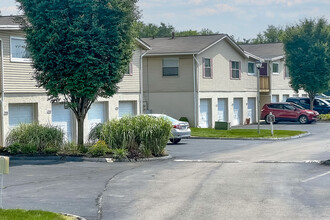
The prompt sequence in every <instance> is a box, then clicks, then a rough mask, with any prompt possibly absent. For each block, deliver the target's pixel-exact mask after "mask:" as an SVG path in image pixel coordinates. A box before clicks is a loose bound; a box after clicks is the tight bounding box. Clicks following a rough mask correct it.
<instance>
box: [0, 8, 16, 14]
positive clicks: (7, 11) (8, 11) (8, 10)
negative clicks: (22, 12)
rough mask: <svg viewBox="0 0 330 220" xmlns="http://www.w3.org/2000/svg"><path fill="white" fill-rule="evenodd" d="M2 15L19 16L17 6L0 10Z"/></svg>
mask: <svg viewBox="0 0 330 220" xmlns="http://www.w3.org/2000/svg"><path fill="white" fill-rule="evenodd" d="M0 11H1V15H17V14H19V12H18V9H17V7H16V6H9V7H2V8H0Z"/></svg>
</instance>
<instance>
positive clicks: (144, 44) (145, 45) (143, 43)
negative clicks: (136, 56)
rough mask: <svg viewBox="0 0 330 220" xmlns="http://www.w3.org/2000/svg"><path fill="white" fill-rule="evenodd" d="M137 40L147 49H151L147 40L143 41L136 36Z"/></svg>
mask: <svg viewBox="0 0 330 220" xmlns="http://www.w3.org/2000/svg"><path fill="white" fill-rule="evenodd" d="M135 40H136V41H137V42H138V43H139V44H140V45H141V46H143V47H145V48H143V49H147V50H151V47H150V46H149V45H147V44H146V43H145V42H143V41H142V40H140V39H139V38H135Z"/></svg>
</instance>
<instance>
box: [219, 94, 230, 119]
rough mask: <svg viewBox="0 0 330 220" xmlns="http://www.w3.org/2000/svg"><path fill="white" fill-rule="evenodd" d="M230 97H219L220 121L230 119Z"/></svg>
mask: <svg viewBox="0 0 330 220" xmlns="http://www.w3.org/2000/svg"><path fill="white" fill-rule="evenodd" d="M227 109H228V99H218V121H228V114H227V113H228V112H227Z"/></svg>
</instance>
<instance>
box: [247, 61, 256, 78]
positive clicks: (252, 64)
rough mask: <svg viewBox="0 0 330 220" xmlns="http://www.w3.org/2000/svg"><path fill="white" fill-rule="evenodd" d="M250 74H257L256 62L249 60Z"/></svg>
mask: <svg viewBox="0 0 330 220" xmlns="http://www.w3.org/2000/svg"><path fill="white" fill-rule="evenodd" d="M248 74H249V75H255V74H256V71H255V63H252V62H248Z"/></svg>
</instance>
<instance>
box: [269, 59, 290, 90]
mask: <svg viewBox="0 0 330 220" xmlns="http://www.w3.org/2000/svg"><path fill="white" fill-rule="evenodd" d="M273 63H278V64H279V65H278V67H279V73H278V74H277V73H273ZM269 73H270V74H271V89H272V90H292V88H291V86H290V78H288V77H285V62H284V60H279V61H275V62H271V63H270V65H269Z"/></svg>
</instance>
